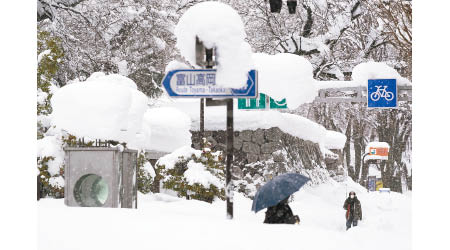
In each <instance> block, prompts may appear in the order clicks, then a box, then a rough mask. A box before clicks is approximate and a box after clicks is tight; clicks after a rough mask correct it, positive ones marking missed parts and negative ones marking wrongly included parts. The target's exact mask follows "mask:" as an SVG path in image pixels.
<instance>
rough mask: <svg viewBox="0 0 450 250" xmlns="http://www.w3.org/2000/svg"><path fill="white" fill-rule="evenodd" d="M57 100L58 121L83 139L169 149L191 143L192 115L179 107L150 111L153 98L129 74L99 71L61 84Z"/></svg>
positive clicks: (54, 115)
mask: <svg viewBox="0 0 450 250" xmlns="http://www.w3.org/2000/svg"><path fill="white" fill-rule="evenodd" d="M51 102H52V107H53V113H52V124H53V125H56V126H57V127H58V128H60V129H64V130H66V131H67V132H69V133H70V134H73V135H75V136H77V137H88V138H91V139H103V140H116V141H120V142H126V143H127V147H129V148H134V149H147V150H157V151H164V152H171V151H173V150H175V149H177V148H179V147H182V146H185V145H190V144H191V134H190V132H189V129H190V126H191V121H190V118H189V117H188V116H187V115H186V114H185V113H183V112H180V111H179V110H177V109H173V108H151V109H149V107H148V98H147V96H146V95H145V94H143V93H142V92H140V91H138V90H137V87H136V84H135V83H134V82H133V81H132V80H131V79H129V78H127V77H125V76H121V75H117V74H111V75H105V74H104V73H101V72H97V73H94V74H92V76H91V77H89V78H88V79H87V80H86V81H85V82H74V83H71V84H68V85H66V86H64V87H62V88H60V89H59V90H58V91H56V92H55V94H54V95H53V97H52V100H51ZM43 150H44V149H43ZM47 150H48V149H47Z"/></svg>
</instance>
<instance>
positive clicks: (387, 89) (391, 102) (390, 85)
mask: <svg viewBox="0 0 450 250" xmlns="http://www.w3.org/2000/svg"><path fill="white" fill-rule="evenodd" d="M367 107H368V108H396V107H397V81H396V79H375V80H372V79H369V81H368V83H367Z"/></svg>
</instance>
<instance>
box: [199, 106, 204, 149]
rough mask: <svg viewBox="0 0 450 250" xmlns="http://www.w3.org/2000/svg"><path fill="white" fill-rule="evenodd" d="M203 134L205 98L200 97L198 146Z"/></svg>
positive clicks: (201, 144)
mask: <svg viewBox="0 0 450 250" xmlns="http://www.w3.org/2000/svg"><path fill="white" fill-rule="evenodd" d="M204 136H205V98H200V147H201V149H202V148H203V147H204V146H205V145H203V137H204Z"/></svg>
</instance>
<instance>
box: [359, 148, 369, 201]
mask: <svg viewBox="0 0 450 250" xmlns="http://www.w3.org/2000/svg"><path fill="white" fill-rule="evenodd" d="M368 155H369V153H365V154H364V155H363V157H362V162H361V175H362V171H363V169H364V158H366V156H368ZM367 171H369V170H368V169H367ZM367 178H369V177H366V180H363V181H364V183H365V186H366V188H367V192H369V187H368V186H367V185H368V183H369V182H368V181H367ZM358 179H359V178H358Z"/></svg>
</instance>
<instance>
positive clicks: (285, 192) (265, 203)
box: [252, 173, 310, 213]
mask: <svg viewBox="0 0 450 250" xmlns="http://www.w3.org/2000/svg"><path fill="white" fill-rule="evenodd" d="M309 180H310V179H309V178H308V177H306V176H304V175H301V174H297V173H287V174H282V175H279V176H277V177H275V178H273V179H272V180H270V181H268V182H267V183H266V184H265V185H264V186H262V187H260V188H259V190H258V192H256V195H255V198H254V199H253V204H252V211H255V213H257V212H258V211H259V210H261V209H264V208H266V207H272V206H275V205H276V204H278V203H279V202H280V201H282V200H284V199H286V198H287V197H289V196H290V195H291V194H293V193H295V192H297V191H298V190H299V189H300V188H301V187H302V186H303V185H305V183H306V182H308V181H309Z"/></svg>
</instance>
